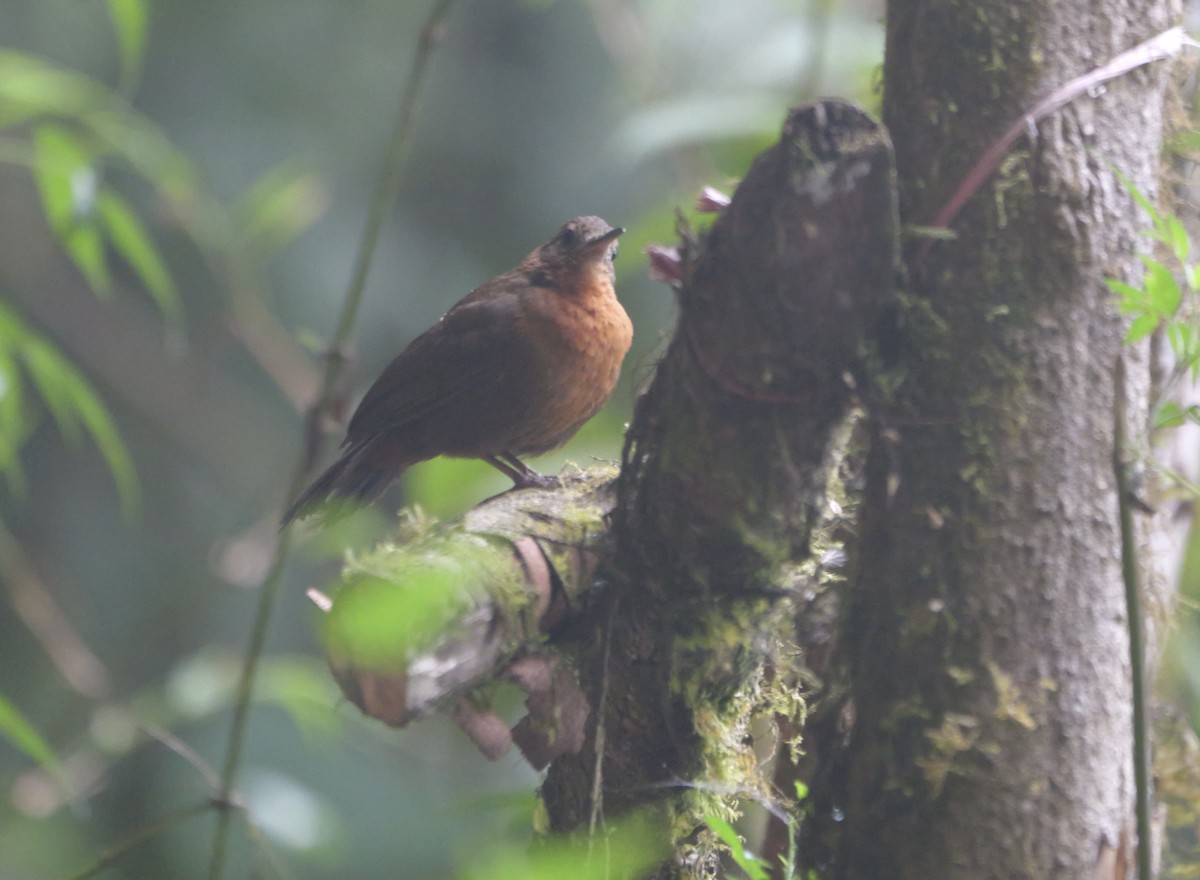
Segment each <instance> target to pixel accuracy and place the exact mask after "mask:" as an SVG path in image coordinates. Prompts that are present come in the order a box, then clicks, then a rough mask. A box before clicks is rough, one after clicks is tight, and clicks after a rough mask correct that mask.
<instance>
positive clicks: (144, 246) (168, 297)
mask: <svg viewBox="0 0 1200 880" xmlns="http://www.w3.org/2000/svg"><path fill="white" fill-rule="evenodd" d="M96 208H97V211H98V213H99V217H100V222H101V223H102V224H103V225H104V230H105V232H107V233H108V238H109V241H111V242H112V245H113V247H114V248H115V249H116V251H117V253H119V254H120V255H121V257H122V258H123V259H124V260H125V262H127V263H128V264H129V265H130V267H131V268H132V269H133V271H134V272H136V273H137V276H138V278H139V279H141V282H142V284H144V285H145V286H146V290H147V292H149V294H150V296H151V298H153V300H154V302H155V304H156V305H157V306H158V309H159V311H160V312H162V316H163V319H164V320H165V321H166V322H167V323H168V324H169V325H170V326H171V327H172V329H176V330H178V329H179V328H180V327H181V326H182V323H183V308H182V305H181V303H180V299H179V290H178V289H177V288H176V287H175V281H174V279H173V278H172V277H171V273H170V271H169V270H168V269H167V264H166V263H165V262H164V261H163V259H162V257H161V256H160V255H159V253H158V249H157V248H156V247H155V246H154V241H153V239H151V237H150V233H149V231H148V230H147V229H146V227H145V226H144V225H143V224H142V221H141V220H140V219H139V218H138V216H137V214H136V213H134V211H133V209H132V208H131V207H129V204H128V203H127V202H126V201H125V200H124V199H123V198H121V197H120V196H119V195H117V194H116V193H115V192H113V191H112V190H105V191H103V192H101V193H100V195H99V196H98V197H97V199H96Z"/></svg>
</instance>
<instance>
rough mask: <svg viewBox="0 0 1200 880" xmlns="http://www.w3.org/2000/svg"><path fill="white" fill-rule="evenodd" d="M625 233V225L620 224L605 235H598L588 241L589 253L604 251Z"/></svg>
mask: <svg viewBox="0 0 1200 880" xmlns="http://www.w3.org/2000/svg"><path fill="white" fill-rule="evenodd" d="M624 234H625V227H623V226H618V227H617V228H615V229H610V230H608V232H606V233H604V234H603V235H597V236H596V237H595V238H593V239H592V240H591V241H589V242H588V243H587V250H588V253H596V252H599V251H603V250H604V249H605V248H606V247H608V246H609V245H610V244H612V243H613V242H614V241H616V240H617V239H618V238H620V237H621V236H622V235H624Z"/></svg>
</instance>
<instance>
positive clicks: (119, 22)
mask: <svg viewBox="0 0 1200 880" xmlns="http://www.w3.org/2000/svg"><path fill="white" fill-rule="evenodd" d="M108 14H109V17H110V18H112V23H113V28H114V29H115V30H116V32H117V45H118V46H119V47H120V50H121V75H122V78H123V79H124V80H125V81H126V82H130V81H132V79H133V78H134V77H136V76H137V72H138V69H139V68H140V67H141V64H142V48H143V46H144V45H145V42H146V21H147V17H148V16H147V14H146V2H145V0H108Z"/></svg>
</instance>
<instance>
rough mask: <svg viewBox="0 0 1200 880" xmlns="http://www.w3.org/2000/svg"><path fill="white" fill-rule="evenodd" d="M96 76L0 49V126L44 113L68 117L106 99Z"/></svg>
mask: <svg viewBox="0 0 1200 880" xmlns="http://www.w3.org/2000/svg"><path fill="white" fill-rule="evenodd" d="M106 95H109V93H108V90H107V89H105V88H104V87H103V86H101V85H100V84H99V83H97V82H96V81H95V80H92V79H89V78H88V77H86V76H81V75H80V74H77V73H74V72H72V71H68V70H64V69H62V68H60V67H56V66H54V65H52V64H48V63H47V62H46V61H44V60H42V59H41V58H35V57H34V56H32V55H26V54H25V53H23V52H14V51H11V50H6V49H3V50H0V127H3V126H9V125H15V124H17V123H19V122H25V121H27V120H30V119H36V118H45V117H52V116H56V117H65V118H70V117H73V116H76V115H78V114H80V113H82V112H83V111H84V110H85V109H87V108H89V107H94V106H97V105H98V104H99V103H101V102H103V101H105V100H106Z"/></svg>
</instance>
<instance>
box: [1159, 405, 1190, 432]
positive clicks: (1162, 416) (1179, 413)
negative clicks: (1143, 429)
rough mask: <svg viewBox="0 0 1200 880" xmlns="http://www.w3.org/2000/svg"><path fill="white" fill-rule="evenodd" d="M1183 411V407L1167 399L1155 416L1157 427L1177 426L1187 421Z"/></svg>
mask: <svg viewBox="0 0 1200 880" xmlns="http://www.w3.org/2000/svg"><path fill="white" fill-rule="evenodd" d="M1186 420H1187V419H1186V417H1185V416H1184V413H1183V407H1181V406H1180V405H1179V404H1177V403H1175V402H1174V401H1167V402H1166V403H1164V404H1163V405H1162V406H1161V407H1159V409H1158V412H1157V413H1156V414H1155V417H1154V427H1155V428H1177V427H1178V426H1180V425H1182V424H1183V423H1184V422H1185V421H1186Z"/></svg>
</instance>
